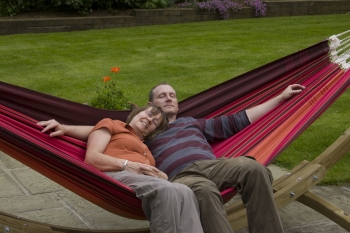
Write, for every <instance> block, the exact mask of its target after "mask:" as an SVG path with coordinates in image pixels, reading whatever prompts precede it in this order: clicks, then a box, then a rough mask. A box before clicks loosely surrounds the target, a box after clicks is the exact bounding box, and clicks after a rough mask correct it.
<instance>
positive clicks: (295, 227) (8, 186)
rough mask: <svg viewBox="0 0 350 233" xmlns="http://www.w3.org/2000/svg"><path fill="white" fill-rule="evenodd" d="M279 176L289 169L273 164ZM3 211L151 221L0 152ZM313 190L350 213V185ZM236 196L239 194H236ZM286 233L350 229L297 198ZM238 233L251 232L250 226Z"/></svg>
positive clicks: (126, 225) (45, 218)
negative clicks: (110, 207)
mask: <svg viewBox="0 0 350 233" xmlns="http://www.w3.org/2000/svg"><path fill="white" fill-rule="evenodd" d="M269 168H270V169H271V170H272V173H273V175H274V177H275V178H277V177H280V176H281V175H284V174H285V173H286V172H287V171H286V170H285V169H281V168H279V167H277V166H274V165H271V166H269ZM0 187H1V188H0V211H3V212H6V213H9V214H14V215H16V216H19V217H22V218H28V219H31V220H34V221H39V222H45V223H49V224H53V225H59V226H66V227H75V228H77V227H78V228H84V229H96V230H116V229H133V228H144V227H147V226H148V225H149V223H148V221H140V220H132V219H127V218H123V217H120V216H117V215H114V214H112V213H110V212H108V211H105V210H104V209H102V208H100V207H98V206H96V205H94V204H92V203H90V202H88V201H86V200H85V199H83V198H81V197H79V196H77V195H76V194H74V193H72V192H70V191H69V190H67V189H65V188H63V187H61V186H60V185H58V184H56V183H54V182H53V181H51V180H49V179H47V178H46V177H44V176H42V175H41V174H39V173H37V172H35V171H33V170H32V169H30V168H28V167H26V166H24V165H22V164H21V163H19V162H17V161H15V160H14V159H12V158H11V157H9V156H8V155H6V154H4V153H2V152H0ZM312 192H314V193H316V194H318V195H320V196H321V197H323V198H325V199H327V200H329V201H331V202H332V203H334V204H336V205H338V206H341V207H342V208H343V209H344V210H345V211H347V212H348V213H350V187H333V186H316V187H314V188H313V189H312ZM235 198H236V199H238V198H239V196H237V197H235ZM280 215H281V219H282V222H283V226H284V229H285V233H308V232H310V233H311V232H312V233H314V232H318V233H323V232H324V233H326V232H327V233H329V232H332V233H344V232H347V231H346V230H344V229H343V228H341V227H340V226H338V225H337V224H336V223H334V222H332V221H330V220H329V219H327V218H326V217H324V216H323V215H321V214H318V213H317V212H315V211H314V210H312V209H310V208H308V207H306V206H304V205H303V204H300V203H298V202H293V203H291V204H289V205H288V206H286V207H284V208H283V209H282V210H280ZM0 230H1V229H0ZM238 233H248V230H247V229H243V230H240V231H238Z"/></svg>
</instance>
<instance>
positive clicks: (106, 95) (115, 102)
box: [90, 67, 130, 110]
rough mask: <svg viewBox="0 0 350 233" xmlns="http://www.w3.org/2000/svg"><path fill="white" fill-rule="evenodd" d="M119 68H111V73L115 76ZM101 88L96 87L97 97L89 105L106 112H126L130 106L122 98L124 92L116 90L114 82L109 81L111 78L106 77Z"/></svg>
mask: <svg viewBox="0 0 350 233" xmlns="http://www.w3.org/2000/svg"><path fill="white" fill-rule="evenodd" d="M119 70H120V68H119V67H112V68H111V71H112V72H113V73H115V74H117V73H118V72H119ZM102 80H103V82H104V85H103V87H99V86H98V87H97V91H96V93H97V95H96V96H95V97H94V98H92V100H91V102H90V105H91V106H92V107H95V108H100V109H107V110H127V109H130V104H129V103H128V100H127V98H126V97H125V96H124V92H123V91H122V90H120V89H118V87H117V85H116V84H115V83H114V81H110V80H111V77H110V76H106V77H104V78H103V79H102Z"/></svg>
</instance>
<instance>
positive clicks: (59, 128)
mask: <svg viewBox="0 0 350 233" xmlns="http://www.w3.org/2000/svg"><path fill="white" fill-rule="evenodd" d="M37 125H40V126H43V127H44V129H43V130H41V132H43V133H45V132H47V131H49V130H53V131H54V132H52V133H50V137H58V136H62V135H64V134H65V132H66V129H65V127H64V125H62V124H60V123H58V122H57V121H56V120H54V119H51V120H48V121H40V122H38V123H37Z"/></svg>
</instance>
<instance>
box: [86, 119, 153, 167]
mask: <svg viewBox="0 0 350 233" xmlns="http://www.w3.org/2000/svg"><path fill="white" fill-rule="evenodd" d="M100 128H107V129H108V130H109V131H110V132H111V135H112V137H111V140H110V142H109V143H108V145H107V147H106V149H105V151H104V152H103V153H104V154H106V155H109V156H112V157H115V158H118V159H127V160H130V161H132V162H139V163H144V164H148V165H152V166H155V165H156V163H155V161H154V158H153V155H152V153H151V152H150V150H149V149H148V147H147V146H146V145H145V144H144V143H143V141H142V140H141V139H140V138H139V137H138V136H137V135H136V134H135V132H134V130H133V128H132V127H131V126H130V125H128V124H126V123H124V122H122V121H119V120H112V119H109V118H105V119H103V120H101V121H100V122H98V123H97V124H96V125H95V127H94V128H93V130H92V131H95V130H97V129H100Z"/></svg>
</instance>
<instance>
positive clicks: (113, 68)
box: [111, 66, 120, 73]
mask: <svg viewBox="0 0 350 233" xmlns="http://www.w3.org/2000/svg"><path fill="white" fill-rule="evenodd" d="M111 71H112V72H113V73H118V72H119V71H120V68H119V67H116V66H114V67H112V68H111Z"/></svg>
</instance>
